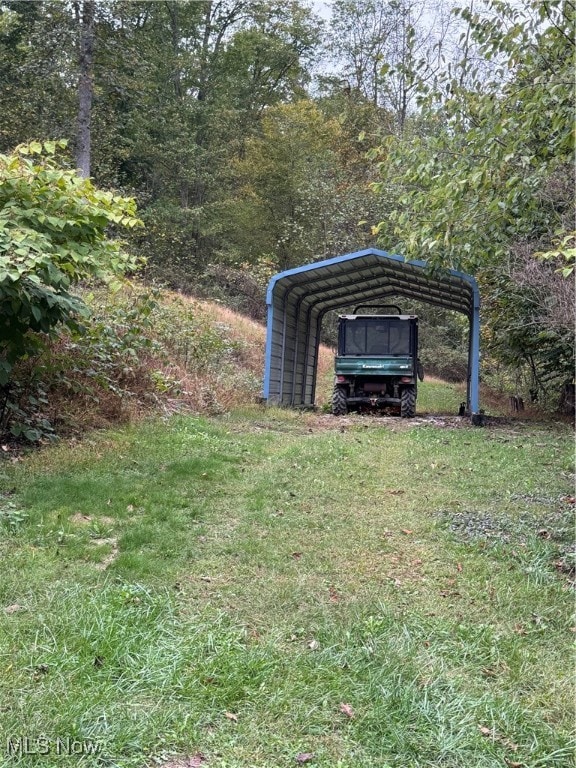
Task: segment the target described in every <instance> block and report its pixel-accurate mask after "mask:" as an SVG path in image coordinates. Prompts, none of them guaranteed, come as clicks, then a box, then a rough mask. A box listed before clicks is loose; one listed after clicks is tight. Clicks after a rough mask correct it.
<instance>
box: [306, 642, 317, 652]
mask: <svg viewBox="0 0 576 768" xmlns="http://www.w3.org/2000/svg"><path fill="white" fill-rule="evenodd" d="M308 648H310V650H311V651H317V650H318V648H320V643H319V642H318V640H310V642H309V643H308Z"/></svg>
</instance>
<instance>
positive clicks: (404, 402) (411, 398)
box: [400, 387, 416, 419]
mask: <svg viewBox="0 0 576 768" xmlns="http://www.w3.org/2000/svg"><path fill="white" fill-rule="evenodd" d="M400 416H401V417H402V418H403V419H412V418H414V416H416V388H415V387H404V389H403V390H402V394H401V395H400Z"/></svg>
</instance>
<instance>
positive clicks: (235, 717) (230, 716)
mask: <svg viewBox="0 0 576 768" xmlns="http://www.w3.org/2000/svg"><path fill="white" fill-rule="evenodd" d="M225 715H226V717H227V718H228V720H232V722H233V723H237V722H238V715H235V714H234V712H226V713H225Z"/></svg>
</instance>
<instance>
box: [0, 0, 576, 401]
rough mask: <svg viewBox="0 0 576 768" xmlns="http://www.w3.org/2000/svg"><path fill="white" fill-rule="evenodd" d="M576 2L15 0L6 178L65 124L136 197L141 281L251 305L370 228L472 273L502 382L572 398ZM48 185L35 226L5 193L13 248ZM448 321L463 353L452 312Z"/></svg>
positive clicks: (9, 15)
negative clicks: (289, 272)
mask: <svg viewBox="0 0 576 768" xmlns="http://www.w3.org/2000/svg"><path fill="white" fill-rule="evenodd" d="M319 12H322V17H321V16H319V15H318V13H319ZM574 16H575V6H574V3H572V2H571V1H570V0H549V2H541V0H522V2H519V3H515V4H514V5H513V6H511V5H510V4H509V3H507V2H501V0H486V2H484V3H479V2H462V3H459V2H457V1H456V0H453V1H451V0H443V2H440V3H437V2H435V3H431V2H430V3H428V2H427V0H397V1H396V2H383V1H379V0H334V2H333V3H332V4H330V5H328V4H326V5H324V6H321V5H319V4H317V3H309V2H303V1H302V2H301V1H300V0H294V1H293V2H290V3H280V2H272V1H269V0H264V1H262V2H255V1H253V0H205V1H203V2H187V1H186V0H183V1H178V2H176V1H175V0H167V1H166V2H127V1H126V0H109V1H106V2H94V0H82V1H77V2H60V1H58V2H55V1H51V0H45V1H42V2H34V3H29V2H21V1H18V0H15V1H10V2H2V3H0V84H1V96H0V98H1V104H2V109H1V110H0V152H3V153H5V158H8V159H6V160H5V161H4V163H3V169H2V178H1V179H0V183H1V185H2V187H4V189H7V186H6V185H7V183H8V182H9V181H10V173H11V171H10V168H11V167H12V168H13V167H14V166H13V164H12V166H11V165H10V163H11V162H12V163H13V159H12V160H11V159H10V158H11V157H13V156H12V155H11V154H10V153H12V152H13V151H14V149H15V148H16V146H17V145H19V144H22V143H26V144H28V145H30V142H47V141H48V143H49V146H50V147H54V146H56V145H53V144H52V143H51V142H54V141H58V142H60V141H61V140H63V139H67V140H68V145H67V146H68V149H67V150H63V152H64V154H62V150H61V154H60V155H59V158H60V159H59V162H60V163H61V164H62V166H63V167H65V166H66V165H68V166H70V167H72V168H78V169H80V174H81V175H82V176H85V177H86V176H90V177H91V179H92V181H93V183H94V185H95V186H96V188H104V189H113V190H115V192H114V194H115V196H116V197H117V199H118V200H120V199H122V200H123V199H124V198H126V197H133V198H135V200H136V202H137V206H138V211H139V216H140V217H141V219H142V221H143V223H144V226H143V227H138V226H135V220H134V223H131V224H130V227H131V229H130V232H129V234H128V242H127V250H128V251H129V252H130V253H131V254H132V257H144V258H145V259H146V266H145V268H144V272H143V274H144V276H145V278H146V279H149V280H152V279H154V280H160V281H162V282H163V283H165V284H167V285H168V286H169V287H172V288H176V289H178V290H182V291H184V292H187V293H191V294H194V295H197V296H201V297H208V298H212V299H218V300H221V301H223V302H224V303H225V304H228V305H229V306H231V307H233V308H236V309H240V310H241V311H244V312H246V313H248V314H250V315H251V316H252V317H254V318H257V319H262V318H263V311H264V289H265V285H266V283H267V281H268V279H269V277H270V276H271V275H272V274H274V273H275V272H277V271H279V270H282V269H285V268H289V267H292V266H295V265H299V264H302V263H306V262H310V261H314V260H318V259H322V258H327V257H331V256H335V255H338V254H342V253H346V252H348V251H351V250H357V249H360V248H362V247H364V246H366V245H368V244H373V243H375V242H376V243H377V244H378V245H379V246H380V247H383V248H384V249H386V250H389V251H392V252H400V253H403V254H405V255H407V256H409V257H418V258H425V259H428V260H429V261H430V263H431V265H432V266H433V267H434V268H439V269H441V268H443V267H456V268H459V269H463V270H466V271H469V272H471V273H473V274H474V275H475V276H476V277H477V278H478V280H479V282H480V285H481V292H482V296H483V305H484V314H483V322H484V338H483V354H484V371H483V375H484V377H485V379H486V380H490V381H493V383H494V384H495V385H496V386H497V387H498V388H500V389H509V390H510V391H511V392H512V391H514V392H519V393H522V394H523V395H524V396H525V397H528V396H529V394H528V393H529V391H530V392H531V397H532V398H533V399H539V401H540V402H541V403H543V404H545V405H547V406H550V407H556V406H558V405H562V403H561V402H560V401H561V393H562V391H563V387H564V389H565V391H566V392H569V389H570V382H571V381H572V380H573V379H572V376H573V365H574V342H573V325H574V323H573V306H574V284H573V275H572V270H573V264H574V253H575V249H574V231H573V227H574V224H573V217H574V189H573V154H572V152H573V130H572V129H573V115H574V91H573V54H574V34H573V33H574ZM34 146H39V145H34ZM40 146H42V145H40ZM44 146H46V145H45V144H44ZM66 152H68V154H67V155H66V154H65V153H66ZM51 162H52V161H51ZM34 194H35V195H36V198H34ZM38 194H39V193H38V191H36V192H35V193H33V195H32V198H30V199H31V203H30V206H29V209H26V213H25V215H23V218H22V219H19V220H18V224H17V225H16V224H14V221H15V220H14V218H13V215H12V214H10V215H8V214H9V212H8V209H7V208H6V206H9V204H10V195H9V194H8V195H4V196H2V197H1V198H0V203H1V205H2V211H0V213H4V214H6V216H5V217H4V216H3V218H2V232H3V233H4V234H6V235H7V236H6V237H5V238H4V239H2V241H1V242H0V248H1V249H2V254H3V258H4V257H5V258H6V259H7V263H12V262H13V260H14V258H16V256H15V252H16V250H17V248H18V247H19V241H18V237H15V236H14V231H13V230H14V227H16V228H18V227H20V226H21V224H22V221H24V220H25V221H26V227H27V228H28V229H29V230H34V229H35V228H36V229H37V228H38V227H39V226H40V225H39V223H38V222H39V220H40V217H41V216H42V200H41V198H40V197H38ZM123 204H124V203H123ZM130 215H131V216H132V214H130ZM10 222H12V223H10ZM117 223H118V224H121V222H117ZM11 227H12V228H13V229H12V230H11V229H10V228H11ZM40 228H41V227H40ZM18 231H19V230H18ZM8 235H10V236H8ZM8 271H9V270H8ZM39 279H40V281H41V282H42V281H43V280H44V278H43V277H42V276H40V278H39ZM10 280H11V278H10V276H9V275H6V273H2V275H0V300H1V301H2V307H3V309H5V308H6V307H8V306H9V304H10V302H11V301H12V299H13V290H12V288H11V287H10V286H11V282H10ZM8 289H10V290H8ZM10 306H12V305H10ZM10 311H11V312H12V313H16V314H17V313H18V312H19V305H18V306H15V307H14V306H12V309H11V310H10ZM28 317H32V318H34V317H35V313H34V312H32V314H30V312H29V313H28ZM434 324H435V325H436V326H441V327H442V328H443V330H442V334H441V335H442V337H443V339H444V340H445V339H446V338H453V339H457V341H455V342H454V343H453V344H452V346H450V344H448V346H447V347H446V345H445V347H446V349H447V350H448V354H451V353H450V352H449V350H454V349H456V348H457V347H458V344H460V343H461V336H462V334H461V329H460V326H459V324H458V321H457V320H456V319H455V318H453V317H451V316H450V315H449V314H448V313H444V316H443V318H442V319H441V321H439V320H438V319H437V318H436V319H435V320H434ZM30 327H31V328H32V330H33V331H37V330H39V329H38V328H36V327H35V326H34V324H33V323H32V324H31V325H30ZM40 330H41V331H42V330H45V329H40ZM431 336H432V337H433V336H434V334H431ZM0 343H2V345H3V346H2V350H1V352H2V355H3V357H5V356H6V355H8V354H9V349H8V346H6V345H7V344H9V342H6V343H5V341H4V337H2V340H1V341H0ZM10 343H11V342H10ZM446 349H445V351H446ZM437 356H440V355H437ZM566 385H567V387H568V388H567V389H566Z"/></svg>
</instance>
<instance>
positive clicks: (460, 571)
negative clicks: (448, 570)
mask: <svg viewBox="0 0 576 768" xmlns="http://www.w3.org/2000/svg"><path fill="white" fill-rule="evenodd" d="M456 570H457V571H458V573H462V563H456Z"/></svg>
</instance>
